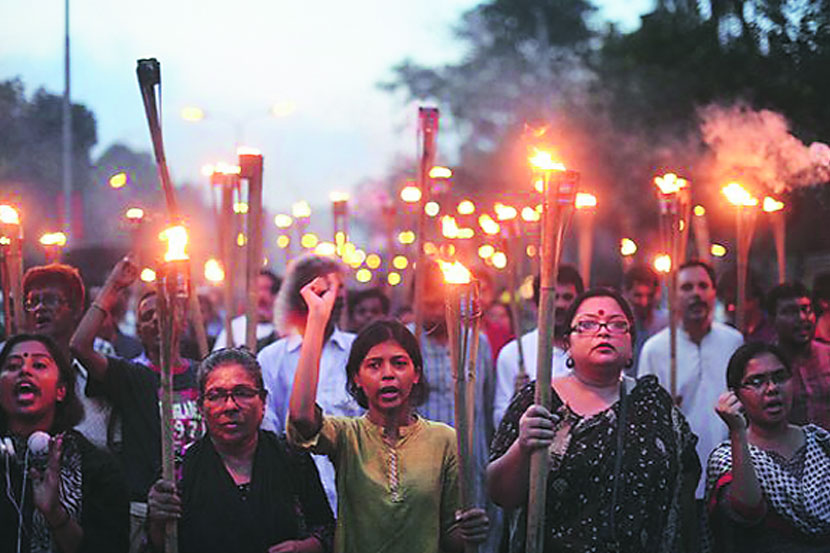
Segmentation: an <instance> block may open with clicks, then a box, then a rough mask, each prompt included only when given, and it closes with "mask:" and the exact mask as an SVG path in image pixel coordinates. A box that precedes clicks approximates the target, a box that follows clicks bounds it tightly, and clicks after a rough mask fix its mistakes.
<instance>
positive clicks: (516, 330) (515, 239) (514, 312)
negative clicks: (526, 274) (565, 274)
mask: <svg viewBox="0 0 830 553" xmlns="http://www.w3.org/2000/svg"><path fill="white" fill-rule="evenodd" d="M511 234H512V233H511ZM516 234H517V236H510V237H509V238H508V246H512V247H511V248H510V249H511V250H512V251H511V259H513V260H514V262H512V263H508V264H507V277H508V279H509V282H510V314H511V318H512V325H513V334H514V336H515V337H516V348H517V349H518V352H519V375H521V376H524V375H526V374H527V368H526V367H525V352H524V346H523V345H522V322H521V317H522V311H521V305H520V304H519V301H520V299H521V297H520V295H519V275H518V272H517V271H518V262H517V261H516V260H519V259H521V257H520V256H521V248H520V247H519V246H520V245H521V237H520V236H518V232H517V233H516Z"/></svg>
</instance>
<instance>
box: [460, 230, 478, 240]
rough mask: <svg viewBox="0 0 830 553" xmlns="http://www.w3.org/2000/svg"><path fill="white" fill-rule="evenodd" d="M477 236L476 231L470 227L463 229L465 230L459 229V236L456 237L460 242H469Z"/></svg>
mask: <svg viewBox="0 0 830 553" xmlns="http://www.w3.org/2000/svg"><path fill="white" fill-rule="evenodd" d="M475 235H476V231H474V230H473V229H471V228H470V227H463V228H460V229H458V236H456V238H458V239H460V240H469V239H470V238H472V237H473V236H475Z"/></svg>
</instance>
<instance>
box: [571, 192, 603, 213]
mask: <svg viewBox="0 0 830 553" xmlns="http://www.w3.org/2000/svg"><path fill="white" fill-rule="evenodd" d="M596 206H597V197H596V196H594V195H593V194H588V193H587V192H578V193H577V194H576V200H575V201H574V207H576V209H588V208H591V207H596Z"/></svg>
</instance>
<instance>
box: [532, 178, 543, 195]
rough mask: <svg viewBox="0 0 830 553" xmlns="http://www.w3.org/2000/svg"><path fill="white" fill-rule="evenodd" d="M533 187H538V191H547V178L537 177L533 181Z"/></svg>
mask: <svg viewBox="0 0 830 553" xmlns="http://www.w3.org/2000/svg"><path fill="white" fill-rule="evenodd" d="M533 188H535V189H536V192H538V193H540V194H541V193H542V192H544V191H545V179H536V181H535V182H534V183H533Z"/></svg>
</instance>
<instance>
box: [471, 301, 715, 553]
mask: <svg viewBox="0 0 830 553" xmlns="http://www.w3.org/2000/svg"><path fill="white" fill-rule="evenodd" d="M567 320H568V325H569V327H570V330H569V332H568V334H567V336H566V343H565V345H566V349H567V354H568V361H567V366H568V367H570V369H571V371H570V373H569V374H567V375H564V376H561V377H558V378H555V379H554V380H553V382H552V388H553V389H552V405H551V409H550V410H548V409H546V408H545V407H543V406H541V405H535V404H534V403H533V400H534V393H535V386H536V383H535V382H531V383H530V384H528V385H527V386H525V387H524V388H523V389H522V390H520V391H519V392H518V393H517V394H516V396H515V397H514V398H513V400H512V402H511V404H510V407H509V408H508V410H507V412H506V413H505V416H504V418H503V419H502V422H501V425H500V426H499V429H498V431H497V433H496V436H495V438H494V439H493V443H492V446H491V457H490V459H491V462H490V465H489V466H488V468H487V481H488V488H489V492H490V495H491V497H492V498H493V500H494V501H495V502H496V503H497V504H499V505H501V506H502V507H505V508H510V509H515V511H514V517H515V519H514V521H513V524H512V525H511V526H512V530H513V531H512V535H511V543H510V550H511V551H524V537H525V528H526V524H527V523H526V520H525V518H526V517H525V508H526V505H527V500H528V480H529V475H528V473H529V467H530V457H531V453H532V452H534V451H536V450H538V449H545V450H547V451H548V454H549V456H550V472H549V474H548V478H547V502H546V508H545V520H544V529H543V534H544V544H545V545H544V550H545V551H547V552H552V551H580V552H605V551H623V552H632V553H634V552H637V553H639V552H642V551H649V552H675V551H684V550H689V549H690V548H691V547H692V546H693V544H694V542H695V541H696V539H697V532H696V531H695V529H696V526H695V523H694V490H695V487H696V485H697V481H698V477H699V476H700V463H699V461H698V458H697V454H696V453H695V443H696V442H697V438H696V437H695V435H694V434H693V433H692V432H691V430H690V429H689V425H688V423H687V422H686V420H685V419H684V417H683V415H682V414H681V413H680V411H679V410H678V409H677V407H675V406H674V404H673V402H672V399H671V397H670V396H669V394H668V393H667V392H666V391H665V390H664V389H663V388H662V387H661V386H660V385H659V383H658V382H657V379H656V378H655V377H653V376H646V377H643V378H641V379H639V380H637V381H634V380H633V379H631V378H629V377H625V376H623V369H624V368H625V367H626V366H628V365H629V364H630V363H631V360H632V356H633V354H632V343H633V342H634V332H635V331H634V316H633V314H632V312H631V308H630V307H629V305H628V303H627V302H626V301H625V300H624V299H623V298H622V296H620V295H619V294H618V293H617V292H615V291H612V290H608V289H593V290H589V291H587V292H584V293H583V294H581V295H580V296H578V297H577V298H576V299H575V300H574V303H573V305H572V306H571V308H570V310H569V312H568V316H567Z"/></svg>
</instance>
